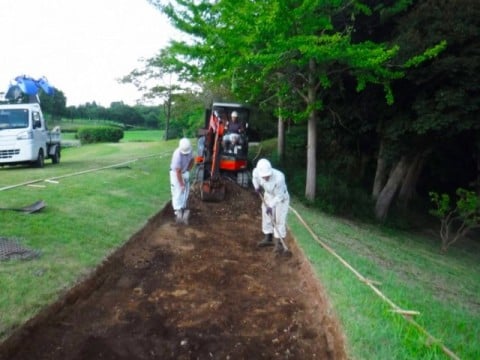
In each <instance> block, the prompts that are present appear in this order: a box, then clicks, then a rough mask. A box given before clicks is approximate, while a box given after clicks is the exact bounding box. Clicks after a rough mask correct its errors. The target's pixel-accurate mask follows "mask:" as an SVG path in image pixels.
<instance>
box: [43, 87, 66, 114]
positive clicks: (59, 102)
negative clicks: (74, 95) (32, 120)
mask: <svg viewBox="0 0 480 360" xmlns="http://www.w3.org/2000/svg"><path fill="white" fill-rule="evenodd" d="M39 98H40V103H41V104H42V109H43V111H44V112H45V113H47V114H50V116H52V117H53V118H57V119H60V118H61V117H62V116H65V115H66V114H67V106H66V104H67V98H66V97H65V94H64V93H63V91H62V90H59V89H55V92H54V93H53V95H47V94H46V93H45V92H43V91H40V92H39Z"/></svg>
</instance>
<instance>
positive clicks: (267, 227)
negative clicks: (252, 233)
mask: <svg viewBox="0 0 480 360" xmlns="http://www.w3.org/2000/svg"><path fill="white" fill-rule="evenodd" d="M252 183H253V187H254V188H255V191H257V192H258V193H260V194H261V193H262V191H263V195H262V199H263V201H262V232H263V233H264V234H265V238H264V239H263V240H262V241H260V242H259V243H258V246H260V247H262V246H270V245H275V248H274V251H275V252H282V251H285V250H287V249H285V248H284V247H283V244H282V241H280V238H281V239H284V238H285V236H286V235H287V231H286V220H287V213H288V207H289V204H290V195H289V194H288V190H287V185H286V183H285V175H284V174H283V173H282V172H281V171H279V170H277V169H273V168H272V165H271V164H270V161H268V160H267V159H260V160H258V163H257V166H256V167H255V169H253V172H252ZM272 236H273V238H274V239H272Z"/></svg>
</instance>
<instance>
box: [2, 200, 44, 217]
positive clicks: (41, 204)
mask: <svg viewBox="0 0 480 360" xmlns="http://www.w3.org/2000/svg"><path fill="white" fill-rule="evenodd" d="M44 207H45V202H44V201H43V200H38V201H37V202H35V203H33V204H32V205H28V206H25V207H22V208H8V207H7V208H0V210H12V211H20V212H24V213H27V214H31V213H34V212H37V211H40V210H42V209H43V208H44Z"/></svg>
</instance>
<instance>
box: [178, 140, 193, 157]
mask: <svg viewBox="0 0 480 360" xmlns="http://www.w3.org/2000/svg"><path fill="white" fill-rule="evenodd" d="M178 147H179V149H180V152H181V153H182V154H184V155H187V154H190V153H191V152H192V144H190V140H188V139H187V138H182V139H180V143H179V144H178Z"/></svg>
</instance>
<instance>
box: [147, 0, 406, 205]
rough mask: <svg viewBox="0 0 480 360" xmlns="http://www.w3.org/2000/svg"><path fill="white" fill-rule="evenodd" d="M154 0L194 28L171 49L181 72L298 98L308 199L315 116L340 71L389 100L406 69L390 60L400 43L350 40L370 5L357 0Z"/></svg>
mask: <svg viewBox="0 0 480 360" xmlns="http://www.w3.org/2000/svg"><path fill="white" fill-rule="evenodd" d="M152 3H154V4H156V5H157V6H159V7H160V8H161V9H162V11H164V13H166V14H167V15H168V16H169V18H170V19H171V20H172V22H173V24H174V25H175V26H176V27H177V28H178V29H179V30H181V31H183V32H185V33H187V34H189V35H190V36H191V40H190V41H174V42H172V43H171V45H170V51H171V54H174V55H175V56H176V59H177V60H178V62H179V63H182V64H183V67H182V70H183V71H184V72H183V74H184V75H186V76H188V77H190V78H191V79H203V80H204V81H205V79H210V80H211V81H232V82H234V84H235V86H234V88H235V90H236V91H237V92H239V93H245V90H244V89H245V88H248V87H249V88H250V90H251V91H252V93H257V92H259V91H264V92H265V93H266V94H268V95H269V96H272V93H273V95H274V96H277V97H278V98H279V102H278V104H281V103H285V100H286V99H288V98H289V97H290V96H292V94H294V96H296V97H298V98H299V99H301V100H302V101H303V103H304V106H303V109H302V111H300V112H299V113H298V115H297V117H296V119H297V120H299V121H307V124H308V132H307V154H306V155H307V170H306V185H305V196H306V198H307V199H309V200H313V199H314V198H315V193H316V175H317V165H316V160H317V138H318V134H317V126H318V121H319V116H320V112H321V111H323V110H324V109H325V105H326V103H327V102H328V95H329V92H330V91H331V89H332V87H334V86H335V84H336V82H337V81H338V74H339V73H342V72H348V73H349V74H350V75H351V76H353V77H354V78H355V79H356V81H357V85H356V89H357V90H358V91H360V90H363V89H365V87H366V85H367V84H368V83H376V84H381V85H382V86H384V89H385V91H386V96H387V100H388V101H389V102H391V101H392V99H393V98H392V94H391V90H390V86H389V83H390V81H391V80H392V79H397V78H400V77H401V76H402V75H403V73H402V72H401V71H399V69H398V68H397V69H396V70H393V69H394V68H393V67H390V65H391V63H392V62H393V59H394V57H395V56H396V55H397V52H398V47H397V46H388V45H386V44H383V43H374V42H372V41H369V40H365V41H362V42H354V41H353V40H352V30H353V24H354V22H353V19H355V16H357V15H359V14H367V15H368V14H370V13H371V9H370V8H369V7H368V6H366V5H365V4H364V3H363V2H361V1H340V0H337V1H333V0H332V1H321V2H319V1H311V0H310V1H306V0H305V1H300V2H299V1H295V0H276V1H234V0H220V1H217V2H214V3H212V2H211V1H206V0H205V1H196V2H191V1H185V0H177V1H172V2H171V3H170V4H167V5H162V2H161V1H152ZM402 3H403V4H404V5H403V6H406V5H405V3H408V2H405V1H403V2H402ZM339 19H340V20H339ZM285 94H288V95H285ZM282 96H285V98H284V99H282Z"/></svg>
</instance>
